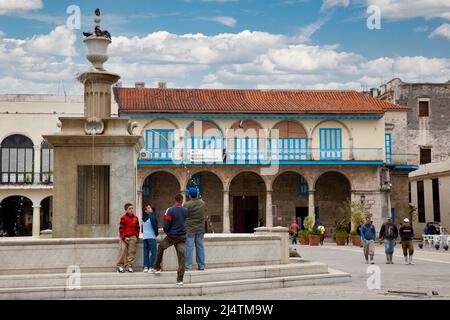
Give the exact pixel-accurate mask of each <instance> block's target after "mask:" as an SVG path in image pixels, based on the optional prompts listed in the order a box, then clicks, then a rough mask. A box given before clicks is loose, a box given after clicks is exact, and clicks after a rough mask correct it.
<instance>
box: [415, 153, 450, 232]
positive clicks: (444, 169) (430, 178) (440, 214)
mask: <svg viewBox="0 0 450 320" xmlns="http://www.w3.org/2000/svg"><path fill="white" fill-rule="evenodd" d="M409 177H410V180H411V194H410V195H411V202H412V204H413V205H414V206H415V207H416V208H417V221H416V225H417V227H418V230H417V232H416V233H417V234H421V232H422V230H423V228H424V227H425V224H426V223H427V222H438V223H440V225H441V226H442V227H444V228H446V229H447V230H450V197H448V195H449V194H450V159H448V160H447V161H443V162H439V163H429V164H426V165H422V166H420V167H419V169H418V170H416V171H414V172H411V173H410V174H409Z"/></svg>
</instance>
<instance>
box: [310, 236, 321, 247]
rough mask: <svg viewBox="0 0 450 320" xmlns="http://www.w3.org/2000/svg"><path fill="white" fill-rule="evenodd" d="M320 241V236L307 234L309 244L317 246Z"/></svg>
mask: <svg viewBox="0 0 450 320" xmlns="http://www.w3.org/2000/svg"><path fill="white" fill-rule="evenodd" d="M319 243H320V236H317V235H311V236H309V245H310V246H318V245H319Z"/></svg>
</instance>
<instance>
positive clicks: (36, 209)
mask: <svg viewBox="0 0 450 320" xmlns="http://www.w3.org/2000/svg"><path fill="white" fill-rule="evenodd" d="M40 235H41V206H33V237H39V236H40Z"/></svg>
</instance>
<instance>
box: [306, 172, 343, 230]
mask: <svg viewBox="0 0 450 320" xmlns="http://www.w3.org/2000/svg"><path fill="white" fill-rule="evenodd" d="M314 186H315V190H316V191H315V206H316V208H318V212H316V219H318V220H320V222H321V223H322V224H323V225H324V226H325V227H326V228H327V229H328V230H329V232H332V231H333V230H334V228H335V220H336V218H338V217H339V216H340V215H341V213H340V211H339V210H340V206H341V205H342V203H343V202H344V201H346V200H347V199H351V191H352V185H351V182H350V179H348V178H347V176H346V175H345V174H343V173H342V172H340V171H337V170H330V171H327V172H324V173H323V174H321V175H320V176H319V177H318V178H317V180H316V182H315V185H314Z"/></svg>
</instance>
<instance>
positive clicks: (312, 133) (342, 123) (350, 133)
mask: <svg viewBox="0 0 450 320" xmlns="http://www.w3.org/2000/svg"><path fill="white" fill-rule="evenodd" d="M326 122H336V123H339V124H340V125H341V126H342V127H344V128H345V130H346V131H347V134H348V136H349V139H350V140H352V139H353V135H352V131H351V130H350V128H349V127H348V126H347V125H346V124H345V123H344V122H342V121H340V120H338V119H327V120H323V121H320V122H319V123H318V124H316V125H315V126H314V128H313V129H312V131H311V134H310V138H311V139H312V138H313V137H314V134H315V133H316V131H317V129H318V128H319V127H320V126H321V125H322V124H324V123H326Z"/></svg>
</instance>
